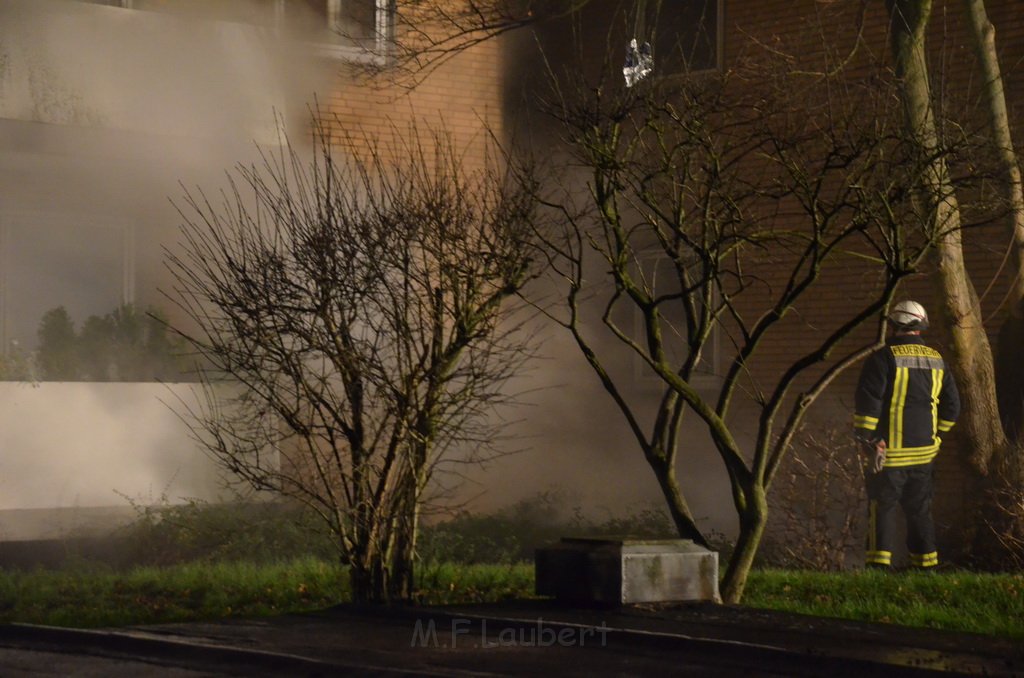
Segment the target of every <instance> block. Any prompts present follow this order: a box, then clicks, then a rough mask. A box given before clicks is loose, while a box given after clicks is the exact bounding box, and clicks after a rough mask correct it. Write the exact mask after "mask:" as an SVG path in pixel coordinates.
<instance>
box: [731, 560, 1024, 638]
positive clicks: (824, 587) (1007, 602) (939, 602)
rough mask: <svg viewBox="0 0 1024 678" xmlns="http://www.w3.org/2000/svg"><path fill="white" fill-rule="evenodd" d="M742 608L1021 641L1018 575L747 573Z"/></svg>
mask: <svg viewBox="0 0 1024 678" xmlns="http://www.w3.org/2000/svg"><path fill="white" fill-rule="evenodd" d="M743 603H744V604H745V605H748V606H750V607H759V608H767V609H772V610H781V611H786V612H797V613H800V614H809V615H816V616H823V617H839V618H843V619H854V620H859V621H871V622H884V623H893V624H901V625H904V626H914V627H919V628H929V629H944V630H948V631H961V632H969V633H982V634H986V635H994V636H1005V637H1010V638H1021V639H1024V574H1020V573H1017V574H978V573H970V572H962V571H949V572H942V573H929V572H905V573H886V572H877V571H873V570H859V571H855V572H828V573H825V572H797V571H788V570H787V571H784V570H757V571H754V572H752V573H751V576H750V579H749V581H748V583H747V590H746V595H745V597H744V601H743Z"/></svg>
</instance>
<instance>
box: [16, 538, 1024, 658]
mask: <svg viewBox="0 0 1024 678" xmlns="http://www.w3.org/2000/svg"><path fill="white" fill-rule="evenodd" d="M419 583H420V586H419V590H418V592H417V597H418V599H419V601H420V602H422V603H425V604H451V603H466V602H486V601H498V600H505V599H510V598H528V597H531V596H532V595H533V565H532V563H518V564H513V565H452V564H444V565H428V566H425V567H423V568H421V571H420V573H419ZM347 599H348V590H347V583H346V581H345V577H344V572H343V571H342V570H341V569H340V568H338V567H337V566H335V565H333V564H331V563H329V562H327V561H324V560H320V559H317V558H312V557H309V558H299V559H295V560H291V561H287V562H279V563H274V564H266V565H253V564H246V563H234V564H232V563H218V564H187V565H177V566H170V567H161V568H156V567H145V568H135V569H132V570H129V571H126V572H116V571H113V570H110V569H108V568H101V567H90V566H86V565H79V566H77V567H68V568H65V569H61V570H37V571H33V572H18V571H4V572H0V622H26V623H34V624H50V625H58V626H74V627H97V626H122V625H127V624H147V623H160V622H172V621H188V620H203V619H217V618H223V617H229V616H239V617H256V616H265V615H275V614H283V613H288V612H300V611H306V610H314V609H322V608H325V607H329V606H331V605H334V604H337V603H340V602H344V601H345V600H347ZM744 604H746V605H749V606H751V607H759V608H768V609H774V610H782V611H787V612H797V613H802V614H811V615H819V616H829V617H841V618H846V619H856V620H861V621H876V622H890V623H899V624H904V625H908V626H919V627H923V628H935V629H946V630H951V631H965V632H973V633H983V634H988V635H994V636H1003V637H1009V638H1020V639H1024V575H1022V574H1002V575H992V574H974V573H967V572H957V571H953V572H943V573H900V574H886V573H880V572H874V571H857V572H845V573H820V572H796V571H789V570H758V571H755V572H753V573H752V574H751V577H750V580H749V584H748V586H747V593H746V598H745V600H744Z"/></svg>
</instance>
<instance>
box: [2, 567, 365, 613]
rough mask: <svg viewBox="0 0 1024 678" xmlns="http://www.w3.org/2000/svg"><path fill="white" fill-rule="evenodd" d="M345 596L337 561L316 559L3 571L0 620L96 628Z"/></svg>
mask: <svg viewBox="0 0 1024 678" xmlns="http://www.w3.org/2000/svg"><path fill="white" fill-rule="evenodd" d="M347 595H348V594H347V582H346V580H345V577H343V576H342V572H341V571H340V570H339V568H337V567H336V566H332V565H328V564H327V563H326V562H325V561H322V560H317V559H315V558H303V559H297V560H294V561H289V562H280V563H270V564H260V565H253V564H246V563H215V564H209V563H203V564H200V563H191V564H184V565H175V566H171V567H162V568H158V567H138V568H133V569H131V570H129V571H126V572H114V571H111V570H108V569H98V568H82V567H77V568H70V569H62V570H54V571H47V570H37V571H34V572H3V573H0V622H24V623H32V624H49V625H54V626H74V627H96V626H123V625H127V624H153V623H160V622H174V621H187V620H201V619H218V618H223V617H231V616H241V617H259V616H267V615H274V614H282V613H287V612H298V611H302V610H311V609H322V608H324V607H328V606H330V605H334V604H336V603H337V602H339V601H340V600H344V599H345V598H346V597H347Z"/></svg>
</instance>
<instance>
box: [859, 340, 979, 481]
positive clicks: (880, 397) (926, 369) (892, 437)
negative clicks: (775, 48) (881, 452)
mask: <svg viewBox="0 0 1024 678" xmlns="http://www.w3.org/2000/svg"><path fill="white" fill-rule="evenodd" d="M959 414H960V396H959V394H958V393H957V389H956V383H955V382H954V381H953V377H952V375H951V374H950V373H949V371H948V370H947V369H946V364H945V361H943V359H942V356H941V355H939V352H938V351H936V350H935V349H933V348H929V347H928V346H925V345H924V344H923V343H922V342H921V338H920V337H919V336H918V335H912V334H904V335H897V336H894V337H890V338H889V340H888V341H886V344H885V347H883V348H881V349H879V350H877V351H875V352H874V353H873V354H871V356H870V357H868V359H867V361H866V362H865V363H864V367H863V369H862V371H861V375H860V381H859V382H858V384H857V391H856V395H855V413H854V417H853V425H854V431H855V433H856V434H857V436H858V437H859V438H861V439H862V440H867V441H877V440H879V439H881V440H884V441H885V443H886V456H885V466H886V467H901V466H915V465H918V464H927V463H928V462H930V461H932V460H933V459H934V458H935V455H936V454H938V451H939V443H940V439H939V434H940V433H943V432H945V431H948V430H949V429H951V428H952V427H953V423H954V422H955V421H956V418H957V415H959Z"/></svg>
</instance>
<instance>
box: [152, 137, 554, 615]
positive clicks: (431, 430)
mask: <svg viewBox="0 0 1024 678" xmlns="http://www.w3.org/2000/svg"><path fill="white" fill-rule="evenodd" d="M394 131H395V132H396V134H395V138H396V139H401V138H405V139H406V141H396V142H395V144H396V146H389V145H386V144H384V142H383V141H381V140H380V139H371V138H363V139H358V140H354V141H358V143H355V144H349V145H350V146H351V147H354V148H361V149H365V150H366V155H365V157H364V158H363V159H355V158H352V157H338V153H337V150H336V148H332V146H331V145H330V141H331V136H330V135H329V130H327V129H326V128H325V127H324V126H323V125H322V124H320V123H316V124H315V130H314V135H313V137H314V138H313V142H314V143H313V147H312V156H311V158H309V159H308V160H307V159H304V158H303V157H302V153H300V151H299V150H298V149H296V148H295V147H293V146H291V145H290V144H288V143H287V141H285V143H283V144H282V145H281V146H280V147H279V148H277V149H272V150H268V151H265V152H264V154H263V156H262V163H261V164H256V165H251V166H238V167H236V168H235V169H234V171H233V173H231V174H230V175H229V180H230V181H229V187H228V188H227V189H226V190H225V191H223V192H222V193H221V195H220V200H219V201H218V202H216V203H214V202H211V201H210V200H208V198H207V196H206V194H205V193H203V192H202V190H198V189H197V190H191V191H188V192H186V196H185V199H184V203H183V206H182V208H181V213H182V216H183V218H184V224H183V226H182V230H181V234H182V242H181V243H180V245H179V247H178V249H175V250H173V251H168V254H167V257H168V262H169V268H170V270H171V272H172V274H173V279H174V285H173V289H172V290H170V292H169V293H168V296H170V297H171V299H172V300H173V301H175V302H176V303H177V305H178V306H179V308H180V309H181V310H182V311H183V312H184V314H185V315H186V316H187V318H188V319H189V320H190V323H191V327H189V326H186V325H182V326H181V327H178V328H177V329H178V332H179V333H180V334H181V336H183V337H184V338H185V339H186V340H188V342H189V343H190V344H191V345H192V346H193V347H194V348H195V350H196V351H197V352H198V354H199V355H200V356H201V357H202V359H203V361H204V363H205V364H206V366H207V367H206V368H205V369H204V370H203V372H202V376H203V384H204V387H205V392H206V393H207V400H206V403H207V405H206V406H205V407H203V408H201V411H194V412H192V413H191V414H192V416H193V418H194V419H193V421H194V429H193V430H194V431H195V432H196V434H197V437H199V438H200V439H201V440H202V442H203V443H204V444H205V445H206V447H207V449H208V450H209V452H210V453H211V454H212V455H213V457H214V458H215V459H216V460H217V461H218V462H219V463H220V464H222V465H223V466H224V467H225V468H227V469H228V470H229V471H231V472H233V473H234V474H236V475H237V476H238V477H239V478H241V479H242V480H243V481H245V482H246V483H248V484H249V485H250V486H251V487H253V488H256V489H258V490H265V491H269V492H272V493H276V494H278V495H282V496H284V497H288V498H291V499H294V500H298V501H300V502H302V503H303V504H305V505H306V506H308V507H310V508H312V509H313V510H314V511H315V512H316V513H317V514H318V515H319V516H320V517H321V518H322V519H323V521H324V522H325V524H326V525H327V526H328V527H329V529H330V530H331V531H332V533H333V534H334V535H335V537H336V543H337V547H338V552H339V555H340V558H341V562H342V563H343V564H344V565H346V566H348V568H349V572H350V577H351V583H352V591H353V596H354V599H355V600H357V601H383V600H390V599H397V598H408V597H409V596H410V595H411V594H412V592H413V558H414V553H415V545H416V535H417V528H418V520H419V515H420V510H421V507H422V506H423V502H424V501H425V492H427V488H428V484H429V483H430V481H431V479H432V477H433V476H434V474H435V472H436V470H437V468H438V464H439V463H440V462H441V461H442V460H445V459H451V458H453V457H452V455H453V454H455V453H456V452H457V453H458V455H460V456H459V457H458V458H459V459H460V460H463V461H472V460H474V459H480V458H481V457H482V456H484V455H486V454H489V453H492V452H493V451H494V446H493V445H492V443H493V442H494V441H495V438H494V435H495V432H494V429H493V428H492V424H493V422H494V419H493V418H491V419H488V417H487V415H489V414H490V413H491V412H492V410H493V408H495V407H496V406H498V405H499V404H501V403H502V402H503V401H504V400H506V399H507V397H508V396H506V395H503V393H502V387H503V385H504V383H505V381H506V379H507V378H508V377H509V376H510V375H511V374H512V373H513V371H515V370H516V369H517V368H518V367H519V366H520V365H521V362H522V360H523V359H524V358H525V357H526V356H527V353H528V347H529V340H530V335H529V334H528V333H526V332H524V331H522V328H521V327H519V326H518V325H517V323H516V322H514V321H513V319H512V318H513V310H512V307H511V306H510V305H509V303H508V302H509V301H510V299H511V298H512V297H513V296H514V295H516V294H517V292H518V291H519V290H520V288H521V287H522V286H523V285H524V284H525V283H526V282H527V281H528V280H529V279H530V277H531V276H533V275H534V274H535V271H536V265H535V264H534V262H533V260H531V259H530V258H529V257H528V256H527V253H526V250H525V248H524V237H523V236H524V235H525V234H526V233H527V231H526V225H527V224H529V223H530V215H531V211H532V209H533V208H532V203H531V199H530V197H529V191H527V190H524V189H525V188H527V187H522V186H519V185H513V184H512V183H510V182H508V181H506V180H505V178H504V176H503V175H502V172H500V171H498V169H496V166H495V167H488V168H483V169H480V170H479V171H472V172H471V171H468V170H467V169H465V168H464V167H463V164H462V163H461V160H460V157H459V155H458V154H457V152H456V149H455V148H454V146H453V144H452V143H451V142H450V141H449V140H448V139H447V138H446V137H445V135H443V134H441V133H437V132H433V133H430V134H424V133H421V132H418V131H417V130H411V131H406V130H401V132H402V133H401V134H398V133H397V132H399V130H394ZM334 133H335V135H336V134H337V131H336V130H335V131H334ZM335 140H337V139H336V138H335ZM350 141H353V140H350ZM387 158H398V159H400V161H399V162H398V163H395V162H391V161H389V160H387Z"/></svg>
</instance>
